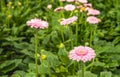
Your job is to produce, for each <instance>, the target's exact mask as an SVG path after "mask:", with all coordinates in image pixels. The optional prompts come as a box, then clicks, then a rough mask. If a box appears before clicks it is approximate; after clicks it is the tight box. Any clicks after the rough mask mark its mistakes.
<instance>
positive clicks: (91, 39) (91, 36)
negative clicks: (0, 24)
mask: <svg viewBox="0 0 120 77" xmlns="http://www.w3.org/2000/svg"><path fill="white" fill-rule="evenodd" d="M92 41H93V32H92V26H91V25H90V47H92Z"/></svg>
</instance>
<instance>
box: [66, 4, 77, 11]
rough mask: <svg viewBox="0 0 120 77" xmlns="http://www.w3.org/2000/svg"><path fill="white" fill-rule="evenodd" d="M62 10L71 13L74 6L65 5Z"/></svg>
mask: <svg viewBox="0 0 120 77" xmlns="http://www.w3.org/2000/svg"><path fill="white" fill-rule="evenodd" d="M64 9H65V10H66V11H73V10H74V9H75V6H74V5H72V4H67V5H66V6H65V7H64Z"/></svg>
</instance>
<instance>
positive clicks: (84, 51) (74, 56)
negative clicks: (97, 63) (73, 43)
mask: <svg viewBox="0 0 120 77" xmlns="http://www.w3.org/2000/svg"><path fill="white" fill-rule="evenodd" d="M95 56H96V54H95V51H94V50H93V49H92V48H90V47H87V46H78V47H74V49H73V50H71V51H70V52H69V59H71V60H76V61H77V62H79V61H83V62H87V61H90V60H91V59H93V58H95Z"/></svg>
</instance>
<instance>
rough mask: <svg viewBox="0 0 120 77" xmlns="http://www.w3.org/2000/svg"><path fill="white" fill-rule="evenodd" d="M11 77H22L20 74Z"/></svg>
mask: <svg viewBox="0 0 120 77" xmlns="http://www.w3.org/2000/svg"><path fill="white" fill-rule="evenodd" d="M11 77H21V76H20V75H19V74H13V75H12V76H11Z"/></svg>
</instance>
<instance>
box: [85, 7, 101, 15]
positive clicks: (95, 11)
mask: <svg viewBox="0 0 120 77" xmlns="http://www.w3.org/2000/svg"><path fill="white" fill-rule="evenodd" d="M99 14H100V11H99V10H96V9H92V8H89V9H88V13H87V15H99Z"/></svg>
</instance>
